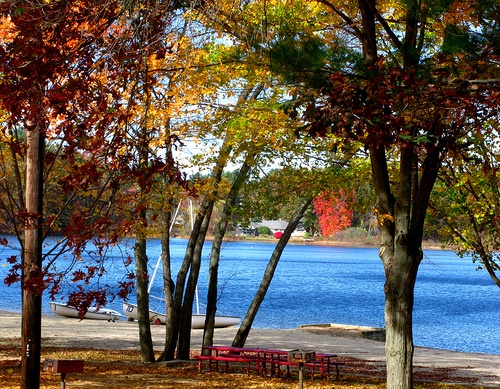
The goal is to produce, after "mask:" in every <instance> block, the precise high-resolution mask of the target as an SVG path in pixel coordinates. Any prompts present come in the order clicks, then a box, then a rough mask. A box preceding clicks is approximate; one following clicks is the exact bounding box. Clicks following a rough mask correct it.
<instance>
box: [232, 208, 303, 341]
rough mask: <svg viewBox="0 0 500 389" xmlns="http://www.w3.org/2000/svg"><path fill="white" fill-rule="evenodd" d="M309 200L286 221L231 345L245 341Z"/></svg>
mask: <svg viewBox="0 0 500 389" xmlns="http://www.w3.org/2000/svg"><path fill="white" fill-rule="evenodd" d="M311 201H312V200H311V199H308V200H307V201H305V202H304V204H302V206H301V207H300V208H299V210H298V211H297V213H296V214H295V215H294V216H293V218H292V220H290V222H289V223H288V226H287V227H286V228H285V231H284V232H283V235H282V236H281V238H280V240H279V241H278V244H277V245H276V247H275V248H274V251H273V253H272V255H271V258H270V259H269V263H268V264H267V267H266V271H265V272H264V276H263V277H262V281H261V282H260V285H259V289H258V290H257V292H256V293H255V296H254V298H253V300H252V303H251V304H250V307H249V308H248V311H247V313H246V314H245V317H244V318H243V321H242V323H241V326H240V328H238V332H237V333H236V335H235V337H234V339H233V344H232V345H233V346H234V347H244V346H245V342H246V340H247V338H248V334H249V333H250V330H251V328H252V324H253V321H254V320H255V316H256V315H257V312H258V310H259V308H260V305H261V304H262V302H263V301H264V298H265V297H266V293H267V290H268V289H269V285H270V284H271V281H272V279H273V276H274V272H275V271H276V267H277V266H278V262H279V260H280V258H281V254H282V253H283V250H284V249H285V246H286V245H287V243H288V241H289V240H290V237H291V236H292V233H293V231H294V230H295V228H296V227H297V224H298V223H299V221H300V219H301V218H302V216H303V215H304V212H305V211H306V210H307V208H308V207H309V205H310V204H311Z"/></svg>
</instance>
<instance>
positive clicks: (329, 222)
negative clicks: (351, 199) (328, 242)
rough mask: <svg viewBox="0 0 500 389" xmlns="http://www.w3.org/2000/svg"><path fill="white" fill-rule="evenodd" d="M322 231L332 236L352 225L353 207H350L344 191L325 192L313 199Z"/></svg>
mask: <svg viewBox="0 0 500 389" xmlns="http://www.w3.org/2000/svg"><path fill="white" fill-rule="evenodd" d="M313 206H314V212H315V213H316V215H317V216H318V221H319V226H320V228H321V233H322V235H323V236H325V237H330V236H332V235H334V234H335V233H337V232H339V231H341V230H343V229H344V228H347V227H349V226H350V225H351V220H352V209H349V206H348V204H347V199H346V196H345V194H344V191H342V190H339V191H338V192H337V193H334V192H323V193H322V194H321V195H320V196H318V197H316V198H315V199H314V200H313Z"/></svg>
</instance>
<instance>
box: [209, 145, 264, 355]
mask: <svg viewBox="0 0 500 389" xmlns="http://www.w3.org/2000/svg"><path fill="white" fill-rule="evenodd" d="M254 157H255V155H253V154H251V153H250V154H247V157H246V160H245V162H244V163H243V165H242V166H241V168H240V170H239V171H238V175H237V176H236V179H235V180H234V182H233V185H232V186H231V189H230V190H229V194H228V196H227V199H226V203H225V204H224V209H223V210H222V215H221V219H220V221H219V223H217V227H216V228H215V234H214V240H213V242H212V250H211V252H210V265H209V269H208V293H207V316H206V318H205V328H204V331H203V345H204V346H211V345H212V344H213V338H214V326H215V315H216V312H217V284H218V278H219V258H220V252H221V247H222V241H223V239H224V235H225V233H226V230H227V225H228V224H229V221H230V219H231V214H232V210H233V208H234V205H235V204H236V197H237V196H238V193H239V191H240V189H241V187H242V186H243V184H244V183H245V180H246V179H247V177H248V173H249V172H250V170H251V169H252V166H253V163H254V161H255V159H254Z"/></svg>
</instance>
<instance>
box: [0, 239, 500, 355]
mask: <svg viewBox="0 0 500 389" xmlns="http://www.w3.org/2000/svg"><path fill="white" fill-rule="evenodd" d="M186 243H187V241H186V240H184V239H173V240H172V250H171V251H172V258H173V271H174V274H176V272H177V270H178V268H179V266H180V263H181V261H182V259H183V255H184V251H185V247H186ZM13 246H14V244H13ZM210 246H211V244H210V243H209V242H207V244H206V247H205V249H204V252H203V262H204V263H203V265H202V269H201V272H200V279H199V284H198V289H199V296H200V300H201V301H204V300H205V296H206V293H207V279H208V263H207V262H208V256H209V254H210ZM148 247H149V248H148V255H149V257H150V266H151V273H152V272H153V268H154V266H155V264H156V260H157V258H158V256H159V254H160V242H159V240H154V239H153V240H150V242H149V245H148ZM273 249H274V244H273V243H261V242H226V243H224V245H223V249H222V253H221V257H220V265H219V284H220V288H219V289H220V290H219V294H220V296H219V302H218V309H219V311H220V313H221V314H226V315H237V316H244V314H245V312H246V309H247V308H248V306H249V304H250V302H251V300H252V298H253V295H254V293H255V291H256V289H257V288H258V286H259V284H260V281H261V278H262V274H263V272H264V269H265V267H266V265H267V262H268V260H269V257H270V255H271V253H272V251H273ZM127 252H128V253H131V246H127V245H123V246H121V247H120V248H114V249H112V250H109V253H108V259H109V261H110V262H109V264H110V265H107V274H106V276H105V279H104V282H109V283H114V282H115V281H116V280H119V279H121V278H122V277H123V274H124V268H123V257H124V255H125V254H126V253H127ZM15 253H16V249H15V247H8V248H0V278H2V279H3V278H5V275H6V273H7V269H8V267H9V265H8V264H7V263H6V258H8V257H9V256H10V255H12V254H15ZM58 261H62V260H61V259H60V260H58ZM476 268H477V266H476V265H475V264H473V263H472V262H471V260H470V258H459V257H458V256H457V255H455V253H453V252H451V251H440V250H426V251H425V256H424V260H423V262H422V264H421V266H420V270H419V275H418V278H417V284H416V290H415V307H414V327H413V328H414V341H415V344H416V345H418V346H425V347H433V348H442V349H448V350H457V351H467V352H481V353H494V354H499V353H500V347H499V345H500V289H499V288H498V287H497V286H495V285H494V284H493V282H492V281H491V279H490V278H489V276H488V275H487V273H486V272H485V271H484V270H481V271H478V270H476ZM156 281H157V282H155V285H153V288H152V290H151V294H152V295H156V296H160V295H161V286H160V283H161V276H160V275H159V276H157V279H156ZM156 284H157V285H156ZM66 287H67V288H70V287H71V285H67V286H66ZM383 287H384V271H383V267H382V264H381V262H380V259H379V258H378V249H375V248H347V247H332V246H319V245H318V246H316V245H312V244H290V245H288V246H287V247H286V249H285V251H284V253H283V256H282V258H281V260H280V263H279V265H278V268H277V271H276V273H275V276H274V279H273V281H272V283H271V287H270V289H269V291H268V294H267V296H266V299H265V300H264V302H263V303H262V305H261V308H260V310H259V313H258V315H257V317H256V319H255V322H254V327H257V328H295V327H297V326H299V325H302V324H317V323H339V324H352V325H363V326H374V327H383V326H384V293H383ZM0 293H1V296H3V297H2V299H1V300H0V310H7V311H12V312H20V311H21V302H20V294H19V286H18V285H14V286H12V287H7V286H6V285H5V284H4V283H1V284H0ZM64 293H65V292H64V291H63V294H62V295H61V298H64ZM66 293H67V292H66ZM108 307H109V308H113V309H116V310H118V311H120V312H121V311H122V308H121V301H119V300H115V301H113V302H111V303H110V304H108ZM153 308H156V309H161V308H160V307H154V306H153ZM43 310H44V313H45V314H50V309H49V306H48V297H47V296H44V304H43Z"/></svg>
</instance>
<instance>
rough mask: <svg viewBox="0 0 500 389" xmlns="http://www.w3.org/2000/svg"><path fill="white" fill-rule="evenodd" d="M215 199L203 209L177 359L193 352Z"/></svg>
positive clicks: (183, 313) (182, 314) (187, 291)
mask: <svg viewBox="0 0 500 389" xmlns="http://www.w3.org/2000/svg"><path fill="white" fill-rule="evenodd" d="M214 203H215V199H211V200H210V201H208V202H207V204H206V206H205V207H203V209H205V212H204V214H203V215H201V216H202V217H203V222H202V224H201V228H200V232H199V235H198V239H197V241H196V246H195V250H194V253H193V258H192V262H191V271H190V273H189V279H188V284H187V286H186V291H185V293H184V301H183V303H182V309H181V325H180V330H179V347H178V350H177V359H189V353H190V351H191V319H192V317H193V303H194V296H195V292H196V285H197V284H198V276H199V273H200V266H201V254H202V251H203V244H204V243H205V237H206V235H207V231H208V226H209V224H210V218H211V216H212V211H213V207H214Z"/></svg>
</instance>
